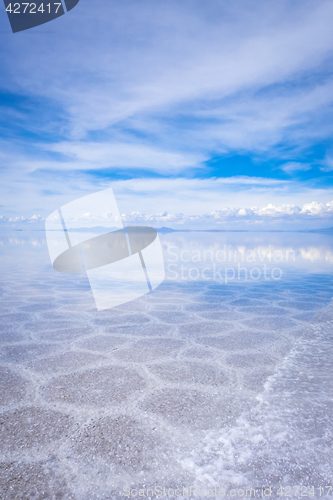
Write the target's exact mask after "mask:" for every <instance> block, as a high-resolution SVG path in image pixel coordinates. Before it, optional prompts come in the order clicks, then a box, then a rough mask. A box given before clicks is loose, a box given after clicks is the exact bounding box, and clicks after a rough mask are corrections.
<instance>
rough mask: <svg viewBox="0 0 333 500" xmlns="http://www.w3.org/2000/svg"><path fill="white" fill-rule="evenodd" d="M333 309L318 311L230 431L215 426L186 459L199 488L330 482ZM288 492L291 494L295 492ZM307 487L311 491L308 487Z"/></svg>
mask: <svg viewBox="0 0 333 500" xmlns="http://www.w3.org/2000/svg"><path fill="white" fill-rule="evenodd" d="M332 359H333V307H332V306H331V307H329V308H328V309H327V310H326V311H325V312H324V313H320V314H319V315H318V316H317V317H316V318H315V320H314V321H313V322H312V324H311V325H310V326H309V327H308V329H307V331H306V333H305V334H304V336H303V337H302V338H301V339H300V340H299V342H298V344H297V346H296V347H295V348H294V349H293V350H292V351H291V353H290V354H289V355H288V356H287V357H286V359H284V360H283V362H282V363H281V364H280V365H279V366H278V367H277V368H276V370H275V373H274V374H273V375H271V376H270V377H269V378H268V380H267V382H266V383H265V390H264V392H262V393H261V394H260V395H258V396H257V401H258V405H257V406H256V407H254V408H252V409H251V410H250V411H249V412H244V413H243V414H242V415H241V417H240V418H239V419H238V420H237V424H236V425H235V426H233V427H231V428H230V429H224V430H220V431H218V432H216V431H213V432H210V433H208V434H207V435H206V437H205V438H204V440H203V441H202V442H201V445H200V446H198V447H197V448H196V450H195V451H193V452H192V453H191V456H190V457H188V458H186V459H184V460H183V462H182V464H183V467H184V468H185V469H187V470H189V471H191V472H192V473H193V474H194V475H195V477H196V481H195V484H196V485H197V486H200V487H201V488H204V487H206V488H209V487H211V486H219V487H222V488H224V489H225V490H226V491H227V490H230V489H231V488H244V487H247V488H258V489H260V490H261V488H262V487H265V488H267V487H269V486H272V491H273V492H275V495H274V494H272V495H273V498H279V496H278V495H276V493H277V491H278V489H279V486H281V485H282V486H284V487H286V486H297V485H306V486H309V487H311V486H315V490H314V491H315V496H313V495H311V497H312V498H319V497H320V490H319V489H318V487H319V486H322V487H323V491H325V493H322V495H324V494H326V493H327V492H328V488H326V489H325V486H332V483H333V446H332V445H333V429H332V411H333V390H332V389H333V364H332ZM295 491H296V490H295V489H294V490H293V494H294V493H295ZM308 491H309V489H308Z"/></svg>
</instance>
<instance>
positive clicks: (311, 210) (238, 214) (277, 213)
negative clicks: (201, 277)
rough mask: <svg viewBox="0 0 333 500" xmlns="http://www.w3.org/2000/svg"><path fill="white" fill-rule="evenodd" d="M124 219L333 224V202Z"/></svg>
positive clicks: (202, 224)
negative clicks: (273, 221) (274, 220)
mask: <svg viewBox="0 0 333 500" xmlns="http://www.w3.org/2000/svg"><path fill="white" fill-rule="evenodd" d="M121 217H122V220H123V221H124V223H125V224H128V225H130V224H144V225H148V226H149V225H151V226H153V227H161V226H167V227H172V228H183V227H185V228H192V229H195V228H200V229H210V228H220V229H223V228H225V227H227V228H230V226H228V223H232V224H233V225H232V226H231V228H233V227H238V226H239V223H245V224H246V225H253V224H263V223H264V222H269V221H270V220H272V219H278V220H280V221H284V222H286V221H289V222H290V221H291V222H294V221H295V220H296V221H298V222H300V221H308V220H309V219H311V218H315V219H316V220H317V221H318V220H323V221H329V222H331V221H332V223H333V201H331V202H329V203H318V202H312V203H306V204H304V205H303V207H298V206H296V205H282V206H275V205H272V204H269V205H267V206H266V207H261V208H259V207H252V208H240V207H231V208H230V207H224V208H221V209H220V210H215V211H213V212H211V213H205V214H184V213H173V214H171V213H168V212H167V211H164V212H161V213H148V214H147V213H140V212H137V211H133V212H132V213H128V214H126V213H124V214H122V216H121ZM107 218H108V214H102V215H101V217H97V216H96V215H94V216H90V214H89V213H86V214H84V215H83V216H82V217H81V219H82V223H85V224H86V223H87V222H90V223H91V224H92V225H94V226H98V225H102V226H103V224H105V222H106V220H107ZM42 220H43V219H42V217H41V216H40V215H34V216H32V217H30V218H28V219H27V218H26V217H24V216H16V217H11V218H9V219H6V218H5V217H4V216H0V222H2V223H4V224H9V225H13V224H14V226H15V224H18V223H24V224H27V223H30V224H31V223H40V222H42ZM235 224H236V226H235ZM83 225H84V224H83ZM245 227H246V226H245Z"/></svg>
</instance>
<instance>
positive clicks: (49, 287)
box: [0, 233, 333, 500]
mask: <svg viewBox="0 0 333 500" xmlns="http://www.w3.org/2000/svg"><path fill="white" fill-rule="evenodd" d="M206 237H207V239H208V240H207V242H206V246H208V247H209V245H211V242H212V241H213V243H214V244H216V245H217V244H220V246H221V247H222V246H223V244H224V240H223V238H226V235H222V236H221V235H216V234H214V235H205V238H206ZM309 237H313V238H316V237H315V236H313V235H312V236H311V235H310V236H308V235H307V238H309ZM203 238H204V237H203V236H202V235H195V234H190V235H188V239H189V243H188V247H186V248H191V245H192V246H193V245H194V246H195V247H196V248H201V247H202V248H205V245H204V243H203ZM209 238H211V239H212V238H214V240H209ZM219 238H220V240H221V241H220V242H219ZM230 238H236V236H234V235H232V236H231V237H230ZM239 238H240V236H239ZM242 238H244V236H242ZM246 238H247V244H248V245H250V246H251V245H252V243H251V241H250V236H249V235H247V236H246ZM256 238H257V240H258V239H260V238H271V241H270V243H271V244H272V245H273V244H276V238H277V237H276V236H275V235H274V236H270V235H266V236H263V235H260V236H256ZM256 238H254V240H253V241H255V240H256ZM290 238H291V237H290ZM299 238H300V236H298V239H299ZM322 238H324V237H322ZM326 238H328V239H327V240H325V241H324V243H323V241H321V240H320V241H319V243H318V241H317V240H316V241H315V243H316V244H318V245H319V244H320V245H324V244H325V245H326V247H327V246H328V247H329V248H331V247H332V246H333V245H332V243H331V241H330V239H329V238H330V237H326ZM161 240H162V244H163V246H164V251H165V257H167V255H168V254H167V252H166V249H167V246H170V245H173V246H177V245H178V246H179V247H181V245H184V241H185V243H186V238H185V237H184V235H182V236H178V235H177V234H176V235H172V236H164V237H162V238H161ZM2 241H3V245H2V247H1V252H2V255H1V256H2V259H1V262H2V264H1V282H0V297H1V302H0V311H1V316H0V379H1V384H0V440H1V450H0V455H1V456H0V485H1V493H0V498H4V499H5V500H7V499H9V500H12V499H15V498H18V499H36V500H41V499H58V500H59V499H64V500H67V499H68V500H71V499H73V500H95V499H96V500H97V499H100V500H107V499H108V500H111V499H112V500H113V499H115V498H124V496H123V495H122V489H123V487H125V486H130V487H132V488H140V487H145V488H147V487H153V488H154V487H155V486H156V485H163V486H166V487H167V488H174V489H175V488H176V487H177V486H180V487H182V486H185V487H186V486H188V485H194V484H196V485H200V486H202V487H206V488H209V487H210V486H211V485H212V486H213V485H218V486H221V487H224V488H226V489H227V488H228V487H241V486H243V485H247V486H249V487H253V488H254V487H262V486H266V485H276V484H284V485H287V484H291V483H292V484H315V485H320V484H321V485H323V484H326V485H327V484H331V483H330V481H332V472H333V471H332V463H333V456H332V449H333V447H332V444H333V435H332V427H331V415H332V409H333V400H332V389H333V387H332V380H333V379H332V375H333V373H332V359H333V342H332V339H333V328H332V327H333V320H332V318H333V310H332V307H331V306H330V301H331V298H332V295H333V280H332V275H331V269H330V265H331V264H330V262H329V261H327V259H326V260H325V259H323V262H316V263H313V266H312V267H311V266H310V268H309V267H307V268H304V267H303V268H302V266H301V265H300V264H299V263H296V264H297V265H296V264H295V265H294V266H292V265H290V266H289V268H287V267H286V268H285V269H284V270H285V272H286V277H285V278H284V279H282V280H281V281H277V282H265V281H258V282H251V281H249V282H245V281H244V282H234V283H229V284H228V285H227V286H226V285H225V284H219V283H216V282H209V281H191V280H187V281H186V280H185V281H177V280H176V281H172V279H171V278H170V277H169V279H168V280H167V281H166V282H165V283H164V284H162V285H161V286H160V287H159V288H158V289H156V290H155V291H154V293H152V294H148V295H146V296H144V297H141V298H140V299H138V300H136V301H133V302H130V303H127V304H124V305H122V306H119V307H117V308H114V309H110V310H106V311H101V312H97V311H96V309H95V306H94V301H93V297H92V293H91V290H90V288H89V283H88V280H87V279H86V278H85V277H84V276H81V277H80V276H70V275H62V274H57V273H55V272H54V271H53V270H52V268H51V266H50V265H49V263H48V255H47V250H46V245H45V241H44V235H43V234H41V235H40V237H38V235H37V236H36V234H33V235H31V233H30V234H29V233H27V234H26V235H25V236H24V235H23V234H22V233H21V234H20V235H19V236H18V235H17V234H16V235H14V236H13V235H10V236H8V235H5V236H3V238H2ZM17 241H19V244H17ZM15 242H16V243H15ZM32 242H33V243H32ZM216 242H217V243H216ZM253 244H254V243H253ZM288 245H289V246H290V242H289V243H288ZM288 245H287V246H288ZM320 245H319V247H320ZM330 245H331V246H330ZM326 247H325V248H326ZM320 248H321V247H320ZM325 252H326V253H324V254H325V255H327V248H326V250H325ZM166 264H167V259H166ZM202 265H203V267H204V265H206V264H205V263H202ZM191 266H192V267H193V263H191V262H190V263H189V264H188V268H190V267H191ZM144 485H145V486H144ZM170 498H171V497H170ZM178 498H181V497H179V496H178ZM271 498H273V497H271ZM315 498H316V497H315Z"/></svg>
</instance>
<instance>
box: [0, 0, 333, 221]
mask: <svg viewBox="0 0 333 500" xmlns="http://www.w3.org/2000/svg"><path fill="white" fill-rule="evenodd" d="M332 18H333V4H332V2H331V1H320V0H318V1H316V2H313V1H312V2H310V1H307V0H302V1H292V2H291V1H279V2H273V1H261V0H258V1H251V0H249V1H247V2H244V1H240V0H235V1H234V2H227V1H215V0H210V1H209V2H202V0H181V1H180V0H178V1H175V0H168V1H152V0H150V1H147V0H128V1H126V2H116V1H113V0H80V3H79V4H78V6H77V7H75V9H73V10H72V11H71V12H70V13H68V14H66V15H65V16H62V17H61V18H59V19H57V20H55V21H52V22H51V23H48V24H46V25H43V26H40V27H37V28H34V29H32V30H28V31H26V32H21V33H16V34H12V33H10V31H9V30H10V27H9V22H8V19H7V18H6V13H5V10H4V8H3V9H2V11H1V18H0V19H1V20H0V23H1V26H0V31H1V32H0V37H1V44H0V51H1V59H0V68H1V71H0V96H1V113H0V127H1V138H0V168H1V200H0V205H1V206H0V216H1V215H2V218H3V220H4V221H8V219H10V218H11V219H15V218H25V219H27V220H29V219H30V218H31V217H33V216H40V217H42V218H45V217H47V215H48V214H49V213H50V212H52V211H53V210H54V209H56V208H57V207H59V206H61V205H62V204H64V203H66V202H69V201H71V200H73V199H75V198H78V197H80V196H84V195H86V194H88V193H91V192H95V191H98V190H99V189H103V188H107V187H113V189H114V192H115V194H116V197H117V200H118V204H119V208H120V210H121V212H122V213H123V214H125V215H126V218H127V220H128V221H132V222H140V223H142V222H150V223H151V224H153V225H157V226H158V225H162V226H163V225H167V226H172V227H200V228H209V227H220V228H221V229H223V228H235V227H237V228H248V229H253V228H256V227H260V228H273V229H280V228H286V229H292V228H296V229H299V228H316V227H330V226H333V203H332V202H333V182H332V181H333V144H332V135H333V120H332V109H333V107H332V105H333V57H332V55H333V31H332V23H331V20H332Z"/></svg>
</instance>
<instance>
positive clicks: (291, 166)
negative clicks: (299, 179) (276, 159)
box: [280, 161, 311, 174]
mask: <svg viewBox="0 0 333 500" xmlns="http://www.w3.org/2000/svg"><path fill="white" fill-rule="evenodd" d="M280 168H281V170H283V171H284V172H286V173H287V174H292V173H294V172H306V171H307V170H310V169H311V165H310V164H309V163H299V162H294V161H290V162H288V163H285V164H284V165H281V167H280Z"/></svg>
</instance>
